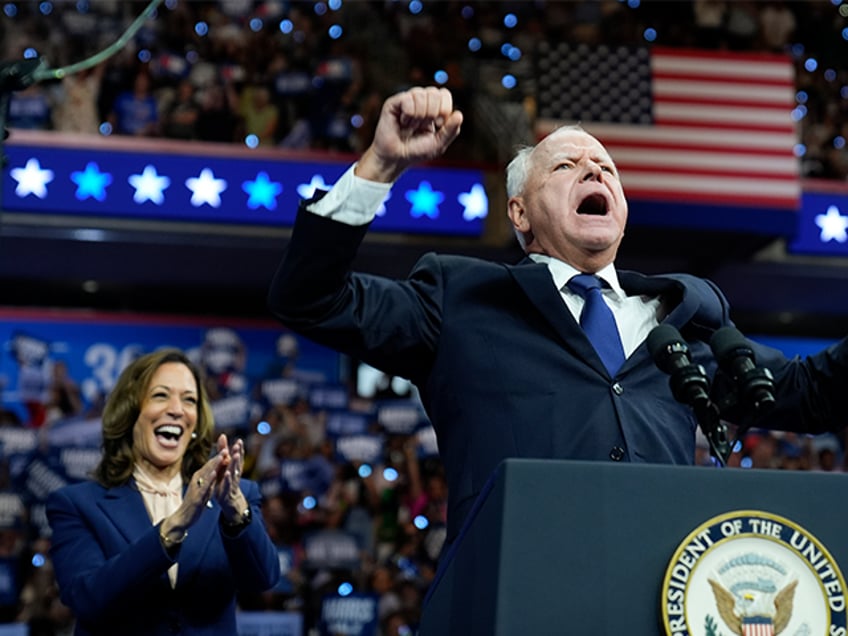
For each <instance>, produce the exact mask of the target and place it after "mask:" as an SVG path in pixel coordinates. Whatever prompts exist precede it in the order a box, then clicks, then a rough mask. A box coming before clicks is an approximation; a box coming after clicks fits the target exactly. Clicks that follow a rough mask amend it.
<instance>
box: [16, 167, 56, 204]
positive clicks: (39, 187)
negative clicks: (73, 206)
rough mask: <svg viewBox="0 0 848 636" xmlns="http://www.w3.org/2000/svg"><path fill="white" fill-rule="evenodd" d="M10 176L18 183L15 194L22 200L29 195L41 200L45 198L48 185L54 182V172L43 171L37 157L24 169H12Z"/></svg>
mask: <svg viewBox="0 0 848 636" xmlns="http://www.w3.org/2000/svg"><path fill="white" fill-rule="evenodd" d="M9 174H10V175H12V178H13V179H14V180H15V181H17V182H18V185H17V186H16V187H15V194H17V195H18V196H19V197H21V198H22V199H23V198H24V197H25V196H27V195H29V194H34V195H35V196H37V197H38V198H39V199H43V198H45V197H46V196H47V184H48V183H50V182H51V181H53V171H52V170H47V169H42V168H41V164H40V163H38V159H36V158H35V157H33V158H31V159H29V160H27V162H26V166H24V167H23V168H12V169H11V170H10V171H9Z"/></svg>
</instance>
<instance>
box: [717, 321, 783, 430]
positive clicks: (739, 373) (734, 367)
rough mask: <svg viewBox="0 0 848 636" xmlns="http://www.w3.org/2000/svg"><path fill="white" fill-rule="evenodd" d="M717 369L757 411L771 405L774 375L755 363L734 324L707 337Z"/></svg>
mask: <svg viewBox="0 0 848 636" xmlns="http://www.w3.org/2000/svg"><path fill="white" fill-rule="evenodd" d="M710 348H711V349H712V351H713V355H714V356H715V357H716V360H718V365H719V368H720V369H721V370H722V371H723V372H724V373H726V374H727V375H728V376H730V377H731V378H732V380H733V382H735V383H736V387H737V391H739V394H740V395H741V396H742V398H743V399H744V400H745V402H746V403H747V404H749V405H751V406H753V408H754V411H755V412H756V413H763V412H765V411H767V410H768V409H770V408H771V407H772V406H774V402H775V399H774V377H773V376H772V374H771V371H769V370H768V369H766V368H765V367H758V366H757V365H756V358H755V356H754V350H753V349H751V346H750V345H749V344H748V341H747V340H745V336H743V335H742V333H741V332H740V331H739V330H738V329H736V328H735V327H722V328H721V329H719V330H718V331H716V332H715V333H714V334H713V337H712V338H711V339H710Z"/></svg>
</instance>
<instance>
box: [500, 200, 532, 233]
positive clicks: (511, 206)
mask: <svg viewBox="0 0 848 636" xmlns="http://www.w3.org/2000/svg"><path fill="white" fill-rule="evenodd" d="M506 205H507V208H506V209H507V216H509V220H510V221H512V226H513V227H514V228H515V229H516V230H518V231H519V232H522V233H524V232H528V231H529V230H530V223H529V221H528V220H527V214H526V213H525V208H524V200H523V199H522V198H521V197H519V196H515V197H510V199H509V201H507V204H506Z"/></svg>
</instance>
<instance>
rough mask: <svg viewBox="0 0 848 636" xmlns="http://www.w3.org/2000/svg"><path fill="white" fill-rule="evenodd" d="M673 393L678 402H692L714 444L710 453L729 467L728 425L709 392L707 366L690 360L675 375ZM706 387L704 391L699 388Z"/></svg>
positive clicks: (709, 440) (708, 436)
mask: <svg viewBox="0 0 848 636" xmlns="http://www.w3.org/2000/svg"><path fill="white" fill-rule="evenodd" d="M669 383H670V385H671V393H672V395H674V397H675V399H676V400H677V401H678V402H682V403H684V404H689V405H690V406H691V407H692V411H693V412H694V413H695V418H696V419H697V420H698V424H699V425H700V427H701V432H702V433H703V434H704V437H706V438H707V441H708V442H709V444H710V455H712V456H713V457H714V458H715V460H716V461H717V462H718V464H719V466H721V467H722V468H724V467H725V466H727V459H728V458H729V457H730V453H731V452H732V450H733V446H731V444H730V442H728V439H727V426H726V425H725V424H724V421H723V420H722V419H721V411H720V410H719V407H718V406H717V405H716V403H715V402H713V401H712V400H711V399H710V398H709V396H708V395H707V392H706V389H708V388H709V380H708V379H707V377H706V374H705V373H704V369H703V367H701V366H700V365H697V364H693V363H689V364H687V365H686V366H684V367H681V368H679V369H677V370H675V372H674V373H673V374H672V376H671V378H670V382H669ZM698 388H702V389H704V390H703V391H697V390H695V389H698Z"/></svg>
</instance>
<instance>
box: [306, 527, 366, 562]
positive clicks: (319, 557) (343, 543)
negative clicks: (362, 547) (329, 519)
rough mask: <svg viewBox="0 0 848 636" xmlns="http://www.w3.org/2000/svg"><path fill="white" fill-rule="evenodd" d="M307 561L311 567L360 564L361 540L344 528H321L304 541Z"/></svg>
mask: <svg viewBox="0 0 848 636" xmlns="http://www.w3.org/2000/svg"><path fill="white" fill-rule="evenodd" d="M303 544H304V553H305V563H304V567H307V568H310V569H322V568H330V569H349V570H354V569H356V568H358V567H359V566H360V555H359V542H358V541H357V540H356V537H355V536H354V535H353V534H351V533H349V532H344V531H343V530H319V531H317V532H313V533H311V534H309V535H307V536H306V537H305V538H304V541H303Z"/></svg>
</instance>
